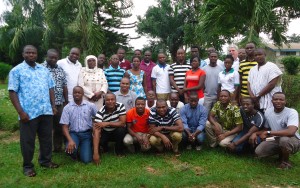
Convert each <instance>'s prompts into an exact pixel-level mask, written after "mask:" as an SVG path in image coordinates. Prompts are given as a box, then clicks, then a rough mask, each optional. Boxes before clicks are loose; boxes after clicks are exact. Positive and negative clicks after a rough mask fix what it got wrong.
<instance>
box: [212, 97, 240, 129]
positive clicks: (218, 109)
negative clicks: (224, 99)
mask: <svg viewBox="0 0 300 188" xmlns="http://www.w3.org/2000/svg"><path fill="white" fill-rule="evenodd" d="M211 112H212V113H214V114H215V116H216V118H217V121H218V122H219V123H220V124H221V125H222V127H223V129H224V130H227V131H229V130H231V129H233V128H235V127H236V126H237V125H239V124H243V120H242V116H241V112H240V109H239V107H237V106H235V105H232V104H231V103H229V104H228V105H227V107H226V108H225V109H224V108H223V106H222V104H221V102H220V101H218V102H216V103H215V105H214V107H213V108H212V109H211Z"/></svg>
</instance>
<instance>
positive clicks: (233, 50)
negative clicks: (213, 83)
mask: <svg viewBox="0 0 300 188" xmlns="http://www.w3.org/2000/svg"><path fill="white" fill-rule="evenodd" d="M238 50H239V48H238V47H237V46H236V45H234V44H231V45H230V46H229V47H228V53H229V54H231V55H232V57H233V60H234V61H233V65H232V68H233V69H234V70H235V71H236V72H239V67H240V60H239V57H238V55H239V52H238Z"/></svg>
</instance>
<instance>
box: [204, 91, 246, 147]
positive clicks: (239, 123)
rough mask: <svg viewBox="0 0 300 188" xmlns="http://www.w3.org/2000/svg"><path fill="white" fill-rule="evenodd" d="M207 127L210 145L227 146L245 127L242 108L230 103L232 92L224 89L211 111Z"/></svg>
mask: <svg viewBox="0 0 300 188" xmlns="http://www.w3.org/2000/svg"><path fill="white" fill-rule="evenodd" d="M208 121H209V122H207V124H206V127H205V131H206V135H207V139H208V142H209V145H210V147H212V148H213V147H216V146H217V145H218V144H219V145H220V146H221V147H227V146H228V145H229V144H230V143H231V141H232V140H233V139H234V137H235V136H237V133H239V132H240V131H241V130H242V128H243V120H242V117H241V113H240V109H239V108H238V107H237V106H236V105H232V104H231V103H230V92H229V91H227V90H222V91H221V92H220V97H219V101H218V102H217V103H216V104H215V105H214V107H213V108H212V110H211V111H210V113H209V116H208Z"/></svg>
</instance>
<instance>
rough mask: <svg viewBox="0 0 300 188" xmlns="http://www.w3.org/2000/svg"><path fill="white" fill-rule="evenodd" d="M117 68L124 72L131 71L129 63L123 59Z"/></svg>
mask: <svg viewBox="0 0 300 188" xmlns="http://www.w3.org/2000/svg"><path fill="white" fill-rule="evenodd" d="M119 66H120V68H121V69H124V70H126V71H127V70H129V69H131V63H130V61H128V60H127V59H123V61H120V62H119Z"/></svg>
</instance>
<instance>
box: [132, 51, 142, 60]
mask: <svg viewBox="0 0 300 188" xmlns="http://www.w3.org/2000/svg"><path fill="white" fill-rule="evenodd" d="M133 55H134V56H137V57H140V58H141V57H142V50H139V49H136V50H134V52H133Z"/></svg>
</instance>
